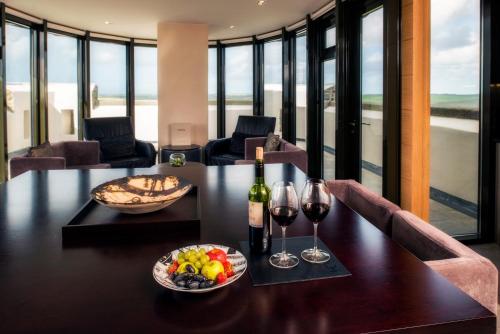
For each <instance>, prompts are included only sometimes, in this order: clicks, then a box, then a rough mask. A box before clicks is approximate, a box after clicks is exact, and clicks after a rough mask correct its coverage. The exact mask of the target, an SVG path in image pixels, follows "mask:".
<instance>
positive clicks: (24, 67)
mask: <svg viewBox="0 0 500 334" xmlns="http://www.w3.org/2000/svg"><path fill="white" fill-rule="evenodd" d="M5 38H6V51H5V52H6V55H5V58H6V59H5V61H6V68H7V73H6V76H7V95H6V99H7V111H6V114H7V115H6V119H7V152H8V154H9V158H10V157H12V156H13V155H15V154H17V153H18V152H19V151H21V150H23V149H25V148H27V147H30V146H31V145H32V135H33V132H32V124H33V120H32V114H33V108H32V86H31V73H32V72H31V69H32V58H31V57H32V54H33V53H32V32H31V30H30V28H28V27H24V26H21V25H17V24H14V23H6V31H5Z"/></svg>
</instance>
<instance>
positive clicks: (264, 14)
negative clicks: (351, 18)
mask: <svg viewBox="0 0 500 334" xmlns="http://www.w3.org/2000/svg"><path fill="white" fill-rule="evenodd" d="M330 1H331V0H267V1H266V2H265V4H264V5H263V6H258V5H257V0H5V1H4V2H5V3H6V5H7V6H11V7H13V8H16V9H18V10H22V11H25V12H27V13H30V14H32V15H35V16H38V17H40V18H43V19H47V20H48V21H52V22H56V23H60V24H65V25H69V26H72V27H75V28H80V29H83V30H90V31H93V32H101V33H108V34H116V35H123V36H128V37H134V38H153V39H155V38H156V26H157V24H158V23H159V22H162V21H172V22H188V23H207V24H208V27H209V39H225V38H233V37H241V36H250V35H254V34H261V33H264V32H268V31H271V30H275V29H279V28H281V27H283V26H287V25H290V24H292V23H295V22H297V21H299V20H301V19H303V18H304V17H305V16H306V15H307V14H310V13H312V12H314V11H315V10H317V9H319V8H320V7H322V6H323V5H325V4H326V3H328V2H330ZM105 21H110V22H112V23H111V24H109V25H106V24H105V23H104V22H105ZM231 25H234V26H235V28H234V29H229V27H230V26H231Z"/></svg>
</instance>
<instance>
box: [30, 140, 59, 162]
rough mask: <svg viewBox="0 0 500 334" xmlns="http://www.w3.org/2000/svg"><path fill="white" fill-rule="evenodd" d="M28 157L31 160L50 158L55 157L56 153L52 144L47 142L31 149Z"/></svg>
mask: <svg viewBox="0 0 500 334" xmlns="http://www.w3.org/2000/svg"><path fill="white" fill-rule="evenodd" d="M26 156H27V157H30V158H49V157H52V156H54V152H53V150H52V146H51V145H50V142H48V141H46V142H45V143H43V144H40V145H38V146H35V147H30V148H29V150H28V154H27V155H26Z"/></svg>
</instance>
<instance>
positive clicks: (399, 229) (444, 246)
mask: <svg viewBox="0 0 500 334" xmlns="http://www.w3.org/2000/svg"><path fill="white" fill-rule="evenodd" d="M392 239H393V240H394V241H396V242H397V243H398V244H400V245H401V246H403V247H404V248H406V249H407V250H409V251H410V252H411V253H413V254H414V255H415V256H416V257H418V258H419V259H420V260H422V261H436V260H444V259H452V258H456V257H458V256H465V255H467V254H470V252H472V251H471V250H470V249H468V248H467V247H465V246H464V245H462V244H461V243H460V242H459V241H457V240H455V239H453V238H452V237H450V236H449V235H447V234H446V233H444V232H442V231H440V230H439V229H437V228H436V227H434V226H432V225H431V224H429V223H427V222H425V221H423V220H422V219H420V218H419V217H417V216H415V215H414V214H412V213H411V212H408V211H398V212H395V213H394V215H393V222H392Z"/></svg>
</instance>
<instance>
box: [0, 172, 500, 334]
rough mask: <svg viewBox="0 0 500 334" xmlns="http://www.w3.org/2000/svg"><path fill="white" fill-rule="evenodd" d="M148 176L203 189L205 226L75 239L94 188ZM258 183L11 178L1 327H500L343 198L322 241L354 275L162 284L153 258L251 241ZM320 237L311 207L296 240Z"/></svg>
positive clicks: (292, 231) (90, 175)
mask: <svg viewBox="0 0 500 334" xmlns="http://www.w3.org/2000/svg"><path fill="white" fill-rule="evenodd" d="M147 174H164V175H174V176H179V177H182V178H185V179H186V180H189V181H190V182H191V183H192V184H193V185H195V186H196V187H197V189H198V196H199V203H200V223H199V228H198V229H197V231H196V233H181V234H176V233H167V232H165V233H160V234H159V235H155V236H151V237H144V238H122V239H118V240H112V239H110V240H109V242H106V240H102V239H101V240H99V242H97V241H96V242H91V240H87V241H82V242H75V243H70V244H67V243H66V242H64V240H63V238H62V228H63V226H65V225H66V224H68V222H69V220H70V219H71V218H72V217H73V216H74V215H75V213H76V212H78V210H80V208H81V207H82V206H83V205H84V204H85V203H86V202H87V201H88V200H89V198H90V191H91V190H92V189H93V188H94V187H96V186H98V185H99V184H102V183H104V182H106V181H109V180H112V179H116V178H120V177H125V176H131V175H147ZM306 179H307V176H306V175H305V174H304V173H303V172H302V171H301V170H300V169H298V168H297V167H295V166H294V165H292V164H266V165H265V181H266V183H267V184H268V185H269V186H270V185H272V184H273V182H276V181H291V182H293V183H294V185H295V188H296V190H297V192H298V193H299V194H300V191H301V190H302V188H303V186H304V184H305V181H306ZM253 182H254V166H252V165H238V166H205V165H203V164H201V163H191V164H188V165H186V166H184V167H171V166H170V165H168V164H159V165H156V166H153V167H151V168H136V169H95V170H50V171H29V172H26V173H24V174H22V175H20V176H17V177H15V178H13V179H11V180H9V181H7V182H5V183H3V184H0V333H144V334H146V333H148V334H149V333H169V334H172V333H239V334H243V333H289V334H294V333H374V332H376V333H380V332H384V333H385V332H387V333H495V327H496V316H495V315H494V314H492V313H491V312H490V311H488V310H487V309H486V308H485V307H483V306H482V305H481V304H479V303H478V302H476V301H475V300H474V299H472V298H471V297H470V296H469V295H467V294H465V293H464V292H462V291H461V290H460V289H458V288H457V287H455V286H454V285H453V284H452V283H450V282H449V281H448V280H446V279H445V278H444V277H443V276H441V275H440V274H438V273H436V272H435V271H433V270H432V269H431V268H430V267H428V266H427V265H426V264H425V263H424V262H422V261H421V260H419V259H418V258H417V257H415V256H414V255H413V254H412V253H410V252H409V251H407V250H406V249H405V248H403V247H401V246H400V245H398V244H397V243H396V242H394V241H393V240H392V239H391V238H390V236H388V235H386V234H384V233H383V232H382V231H380V230H379V229H377V228H376V227H375V226H374V225H373V224H371V223H370V222H369V221H367V220H366V219H365V218H363V217H362V216H361V215H359V214H358V213H356V212H355V211H353V210H352V209H351V208H349V207H348V206H346V205H345V204H344V203H343V202H341V201H340V200H338V199H336V198H334V197H333V196H332V202H331V208H330V211H329V214H328V216H326V218H325V219H324V220H323V221H322V222H321V223H320V224H319V229H318V236H319V238H320V239H321V240H322V241H323V243H324V244H325V245H326V246H327V247H328V248H329V249H330V250H331V252H332V253H333V254H334V255H335V257H336V258H337V259H338V261H340V262H341V263H342V264H343V265H344V266H345V267H346V268H347V270H348V271H349V272H350V275H347V276H342V277H335V278H329V279H321V280H312V281H306V282H295V283H283V284H274V285H264V286H254V285H253V284H252V280H251V277H250V276H249V274H248V270H247V272H245V273H244V274H243V275H242V276H241V278H240V279H238V280H237V281H235V282H234V283H233V284H230V285H227V286H225V287H222V288H220V289H217V290H214V291H211V292H209V293H203V294H190V293H186V292H178V291H172V290H169V289H166V288H164V287H162V286H160V285H159V284H158V283H157V282H156V281H155V280H154V279H153V276H152V271H153V266H154V264H155V263H156V261H157V260H158V259H159V258H160V257H162V256H163V255H165V254H167V253H169V252H170V251H172V250H174V249H176V248H179V247H183V246H187V245H195V244H206V243H210V244H220V245H225V246H229V247H233V248H235V249H239V248H240V246H239V245H240V241H246V240H248V233H249V228H248V190H249V188H250V187H251V185H252V184H253ZM273 224H274V225H273V231H274V235H273V237H274V238H279V237H280V235H279V233H276V232H277V231H279V230H280V228H279V226H278V225H276V223H273ZM312 234H313V224H312V223H311V222H310V221H309V220H307V218H306V217H305V216H304V215H303V213H302V212H299V215H298V216H297V218H296V220H295V222H294V223H293V224H291V225H290V226H289V227H288V229H287V236H290V237H294V236H310V235H312ZM296 255H297V256H299V257H300V255H299V254H296ZM284 270H286V269H284Z"/></svg>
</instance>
